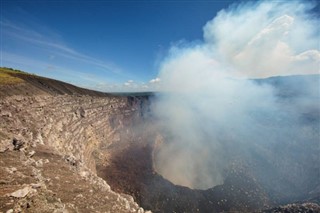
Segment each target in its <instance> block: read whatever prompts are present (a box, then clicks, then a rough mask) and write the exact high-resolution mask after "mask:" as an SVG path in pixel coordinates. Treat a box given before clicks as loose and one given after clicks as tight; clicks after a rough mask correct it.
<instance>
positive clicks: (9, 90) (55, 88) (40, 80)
mask: <svg viewBox="0 0 320 213" xmlns="http://www.w3.org/2000/svg"><path fill="white" fill-rule="evenodd" d="M36 94H51V95H62V94H68V95H76V94H79V95H90V96H109V94H107V93H103V92H97V91H93V90H89V89H84V88H80V87H77V86H74V85H72V84H68V83H65V82H62V81H58V80H54V79H50V78H45V77H41V76H37V75H33V74H29V73H26V72H23V71H20V70H14V69H11V68H5V67H1V68H0V96H2V97H3V96H10V95H36Z"/></svg>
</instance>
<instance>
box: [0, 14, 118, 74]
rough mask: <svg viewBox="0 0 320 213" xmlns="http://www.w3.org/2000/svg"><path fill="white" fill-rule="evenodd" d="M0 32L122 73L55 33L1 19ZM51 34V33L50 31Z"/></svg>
mask: <svg viewBox="0 0 320 213" xmlns="http://www.w3.org/2000/svg"><path fill="white" fill-rule="evenodd" d="M0 25H1V29H2V33H3V34H4V35H7V36H9V37H10V38H11V39H14V40H16V41H22V42H27V43H29V44H31V45H35V46H37V47H38V48H42V49H43V50H46V51H50V52H52V53H54V54H56V55H59V56H61V57H64V58H69V59H73V60H75V61H78V62H81V63H86V64H89V65H93V66H97V67H100V68H102V69H103V70H105V71H108V72H112V73H115V74H119V75H122V74H123V71H122V70H121V68H120V67H119V66H117V65H115V64H113V63H111V62H105V61H102V60H99V59H96V58H93V57H91V56H88V55H86V54H83V53H81V52H79V51H77V50H75V49H73V48H72V47H70V46H69V45H67V44H66V43H65V42H64V41H62V40H61V39H58V38H59V37H61V36H59V35H57V34H56V33H55V35H54V36H51V35H49V34H47V33H46V32H39V31H36V30H33V29H29V28H27V27H25V26H21V25H19V24H17V23H13V22H11V21H8V20H2V21H1V22H0ZM50 34H51V33H50Z"/></svg>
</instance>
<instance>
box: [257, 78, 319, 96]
mask: <svg viewBox="0 0 320 213" xmlns="http://www.w3.org/2000/svg"><path fill="white" fill-rule="evenodd" d="M254 81H255V82H257V83H258V84H269V85H272V86H274V87H275V88H276V92H277V95H279V96H281V97H283V98H289V97H302V96H308V97H310V98H311V97H313V98H320V75H317V74H315V75H293V76H277V77H270V78H265V79H255V80H254Z"/></svg>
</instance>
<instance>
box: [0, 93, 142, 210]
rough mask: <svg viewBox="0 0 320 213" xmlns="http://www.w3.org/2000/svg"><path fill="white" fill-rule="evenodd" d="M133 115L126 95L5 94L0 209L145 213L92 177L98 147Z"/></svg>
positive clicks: (135, 109) (103, 154) (101, 152)
mask: <svg viewBox="0 0 320 213" xmlns="http://www.w3.org/2000/svg"><path fill="white" fill-rule="evenodd" d="M135 116H139V105H138V104H136V105H134V104H132V101H130V102H128V98H127V97H116V96H109V97H99V96H88V95H51V94H47V95H34V96H20V95H13V96H6V97H3V98H2V99H1V101H0V119H1V123H0V152H1V153H0V157H1V167H0V169H1V172H0V174H1V175H0V181H1V184H0V188H1V190H0V191H1V193H0V196H1V199H0V205H1V206H0V210H1V211H7V210H10V209H13V210H14V211H15V212H18V211H26V212H52V211H53V210H54V211H55V212H95V211H96V212H108V211H109V212H143V209H142V208H140V207H139V206H138V204H137V203H135V202H134V200H133V198H132V197H131V196H129V195H120V194H117V193H115V192H113V191H112V190H111V189H110V187H109V185H108V184H107V183H106V182H105V181H104V180H102V179H101V178H99V177H98V176H97V175H96V165H95V162H96V161H99V159H100V161H101V162H102V161H103V162H107V158H108V152H107V150H106V149H103V147H108V146H111V145H112V144H114V143H117V141H119V137H120V135H119V134H120V133H119V131H120V130H121V131H122V129H123V126H124V124H123V122H124V121H127V122H129V123H130V122H131V120H132V119H134V118H135Z"/></svg>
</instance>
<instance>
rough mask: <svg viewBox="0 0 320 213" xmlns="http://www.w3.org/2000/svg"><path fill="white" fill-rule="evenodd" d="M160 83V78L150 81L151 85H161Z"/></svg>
mask: <svg viewBox="0 0 320 213" xmlns="http://www.w3.org/2000/svg"><path fill="white" fill-rule="evenodd" d="M159 82H160V78H154V79H151V80H150V81H149V83H151V84H155V83H159Z"/></svg>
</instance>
